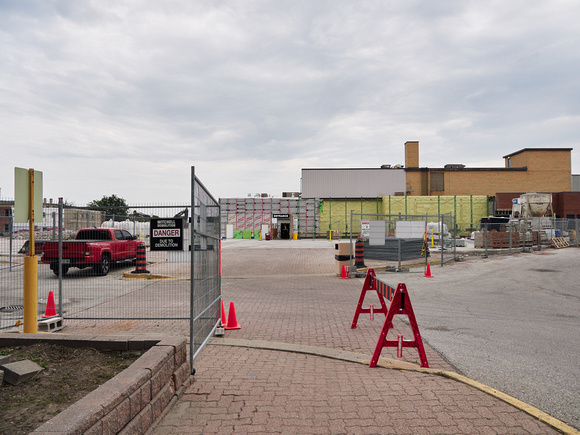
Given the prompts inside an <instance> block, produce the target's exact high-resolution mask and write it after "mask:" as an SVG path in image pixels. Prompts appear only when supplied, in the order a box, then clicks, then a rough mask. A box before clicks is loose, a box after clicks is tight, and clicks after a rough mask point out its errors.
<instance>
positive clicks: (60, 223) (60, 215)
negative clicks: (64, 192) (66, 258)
mask: <svg viewBox="0 0 580 435" xmlns="http://www.w3.org/2000/svg"><path fill="white" fill-rule="evenodd" d="M63 209H64V203H63V202H62V198H58V315H59V316H60V317H62V314H63V313H62V230H63V227H64V224H63Z"/></svg>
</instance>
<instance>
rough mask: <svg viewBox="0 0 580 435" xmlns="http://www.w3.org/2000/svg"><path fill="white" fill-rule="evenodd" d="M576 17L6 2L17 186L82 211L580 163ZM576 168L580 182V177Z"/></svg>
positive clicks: (5, 156) (0, 76) (0, 105)
mask: <svg viewBox="0 0 580 435" xmlns="http://www.w3.org/2000/svg"><path fill="white" fill-rule="evenodd" d="M579 13H580V5H578V4H577V3H576V2H573V1H553V2H549V3H548V2H539V1H531V2H530V1H523V0H521V1H513V2H499V1H491V2H485V3H481V2H475V1H467V2H465V1H456V2H454V1H449V2H429V1H410V2H405V3H389V2H379V1H363V2H356V3H354V2H347V1H332V2H330V1H327V2H306V1H298V2H265V1H249V2H243V3H239V2H228V1H222V2H209V1H207V2H205V1H196V2H190V1H164V2H155V1H146V0H143V1H137V2H134V1H131V2H128V1H100V2H89V1H86V2H84V1H83V2H79V1H75V0H70V1H56V0H55V1H44V2H36V1H20V0H19V1H6V0H4V1H0V93H1V95H2V98H0V137H1V140H2V142H1V148H0V151H1V155H2V158H1V159H0V187H1V188H2V195H3V196H4V197H9V196H11V192H12V189H13V186H12V184H13V180H12V178H13V172H12V171H13V167H14V166H21V167H34V168H35V169H37V170H42V171H43V172H44V174H45V175H44V180H45V196H49V197H50V196H52V197H59V196H64V197H67V198H68V199H70V200H74V201H77V202H78V203H83V202H88V201H90V200H91V199H95V198H100V197H101V196H102V195H108V194H112V193H115V194H118V195H120V196H123V197H125V198H126V199H127V200H128V201H129V202H141V201H148V202H151V201H163V200H171V201H182V200H187V198H188V195H189V193H188V187H189V181H188V177H189V168H190V166H192V165H194V166H196V171H197V173H198V175H200V177H202V180H203V182H204V184H205V185H206V186H207V187H208V188H210V190H212V192H213V193H214V195H215V196H222V197H230V196H245V195H246V194H247V193H257V192H268V193H270V194H275V195H280V193H281V192H282V191H293V190H299V188H300V168H302V167H376V166H378V165H380V164H382V163H403V143H404V142H405V141H406V140H419V141H420V143H421V149H420V158H421V160H420V161H421V164H422V165H425V166H440V165H443V164H445V163H450V162H460V163H466V164H468V165H470V166H479V165H494V166H500V165H502V164H503V162H502V160H501V156H502V155H504V154H506V153H508V152H512V151H516V150H518V149H521V148H524V147H549V146H555V147H575V146H576V142H577V138H578V133H579V130H580V129H579V127H578V125H580V123H579V122H578V121H579V107H578V106H579V103H578V101H579V98H578V97H579V95H578V93H579V89H580V86H579V80H580V79H578V78H577V73H576V72H577V71H578V69H579V66H580V65H579V64H580V56H579V54H578V50H577V49H576V47H577V45H578V42H579V37H580V34H579V32H578V30H577V25H576V22H575V21H576V18H577V17H578V16H580V14H579ZM579 153H580V151H579V150H574V151H573V171H574V172H578V168H579V167H580V154H579Z"/></svg>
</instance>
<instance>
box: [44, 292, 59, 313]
mask: <svg viewBox="0 0 580 435" xmlns="http://www.w3.org/2000/svg"><path fill="white" fill-rule="evenodd" d="M55 316H57V314H56V308H55V306H54V294H53V293H52V290H51V291H49V292H48V301H46V311H45V312H44V314H43V315H42V318H43V319H46V318H47V317H55Z"/></svg>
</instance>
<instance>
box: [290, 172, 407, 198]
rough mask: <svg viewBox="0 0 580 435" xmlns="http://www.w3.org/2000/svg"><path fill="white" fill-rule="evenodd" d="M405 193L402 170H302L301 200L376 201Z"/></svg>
mask: <svg viewBox="0 0 580 435" xmlns="http://www.w3.org/2000/svg"><path fill="white" fill-rule="evenodd" d="M405 189H406V177H405V170H404V169H379V168H376V169H302V198H376V197H377V196H378V197H383V196H389V195H395V193H396V192H404V191H405Z"/></svg>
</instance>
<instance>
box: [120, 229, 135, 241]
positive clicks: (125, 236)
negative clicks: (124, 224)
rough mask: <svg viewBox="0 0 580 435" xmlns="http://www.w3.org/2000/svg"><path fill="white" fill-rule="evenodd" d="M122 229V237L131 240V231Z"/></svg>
mask: <svg viewBox="0 0 580 435" xmlns="http://www.w3.org/2000/svg"><path fill="white" fill-rule="evenodd" d="M122 231H123V238H124V239H125V240H133V236H132V235H131V233H130V232H129V231H125V230H122Z"/></svg>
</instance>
